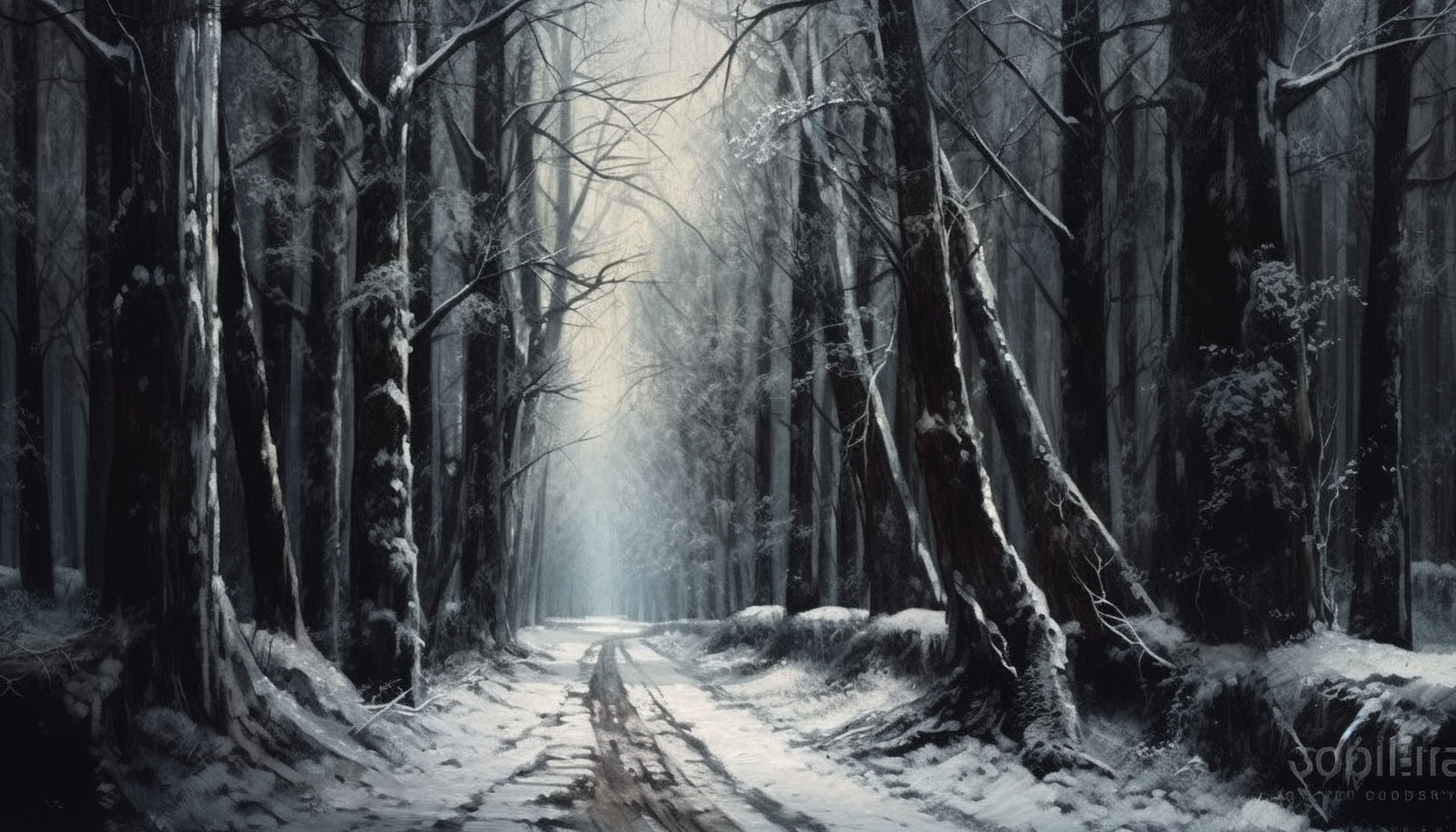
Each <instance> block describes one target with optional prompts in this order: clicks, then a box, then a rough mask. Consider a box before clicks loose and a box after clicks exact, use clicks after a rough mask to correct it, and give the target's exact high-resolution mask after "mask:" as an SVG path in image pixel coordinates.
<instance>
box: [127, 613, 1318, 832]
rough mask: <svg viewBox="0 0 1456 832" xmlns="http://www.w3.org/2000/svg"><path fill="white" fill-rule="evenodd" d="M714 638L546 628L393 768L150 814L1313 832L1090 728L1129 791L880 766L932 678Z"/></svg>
mask: <svg viewBox="0 0 1456 832" xmlns="http://www.w3.org/2000/svg"><path fill="white" fill-rule="evenodd" d="M709 629H710V628H709V627H708V626H706V625H698V626H691V627H686V628H681V629H670V628H666V629H665V628H660V627H659V628H653V629H652V630H647V629H645V628H644V627H642V626H641V625H637V624H633V623H631V622H627V621H623V620H620V619H609V618H602V619H584V620H573V621H555V622H552V623H551V624H550V625H549V626H545V627H536V628H531V629H528V630H526V631H525V632H524V633H522V634H521V639H522V641H523V642H524V643H525V644H526V645H527V646H528V647H529V648H530V649H531V653H532V655H531V658H529V659H527V660H517V659H493V660H491V661H488V662H485V663H481V662H480V660H479V659H478V658H473V659H470V660H468V661H466V660H460V661H457V662H456V663H455V664H453V665H451V666H450V668H449V669H447V671H444V672H442V673H441V674H440V675H438V676H437V677H436V678H435V679H434V682H433V687H432V690H431V695H432V696H433V697H435V698H433V699H432V700H431V701H429V702H427V703H426V704H425V705H424V706H422V707H421V708H420V709H419V711H418V712H411V711H408V710H404V709H398V708H396V709H393V710H391V711H388V712H386V713H384V714H382V715H381V716H379V717H378V721H377V724H376V725H374V726H373V728H374V729H375V730H377V729H379V728H380V727H381V726H384V727H385V729H386V733H387V735H388V736H389V737H391V738H392V741H393V742H394V744H395V745H396V747H397V748H398V749H400V750H401V754H402V758H399V759H396V760H395V761H394V762H393V763H387V764H386V763H384V761H383V760H382V759H377V758H376V759H375V763H374V764H372V765H356V764H354V763H342V762H335V763H332V764H329V765H328V766H321V765H312V766H309V765H302V766H300V771H302V772H303V773H304V774H305V775H306V776H307V777H308V779H309V781H310V783H309V785H307V786H306V787H304V788H298V787H292V786H282V785H280V784H279V783H278V782H277V781H276V780H275V779H273V778H271V776H269V775H266V774H263V773H261V772H259V771H258V770H257V769H256V768H253V769H249V768H247V767H245V766H244V767H239V766H237V765H235V764H233V765H231V767H230V764H228V763H226V762H220V761H219V762H213V763H211V764H207V765H199V766H198V768H197V770H195V771H193V772H192V773H190V774H188V775H186V776H185V777H181V778H173V777H164V778H163V782H169V781H170V783H169V785H168V787H167V789H166V790H165V793H163V794H159V795H157V800H156V802H154V803H152V804H151V810H150V811H148V812H147V814H149V815H150V816H151V818H152V821H153V822H154V823H155V825H157V826H160V827H162V828H172V829H198V828H237V829H251V828H288V829H298V830H340V831H341V832H342V830H422V829H446V830H511V829H523V830H524V829H577V830H598V832H626V830H632V832H661V830H671V832H729V831H730V830H744V832H754V831H755V830H762V831H763V832H774V831H776V830H803V831H804V832H837V831H838V830H847V831H848V832H881V830H883V831H884V832H891V831H892V830H926V832H941V830H945V831H946V832H949V830H975V829H988V830H989V829H997V830H999V829H1011V830H1036V831H1037V832H1059V830H1094V831H1098V832H1117V831H1118V830H1127V831H1128V832H1152V831H1153V830H1179V829H1193V830H1228V831H1229V832H1233V831H1234V830H1280V831H1281V832H1296V831H1297V830H1304V829H1307V828H1309V824H1308V822H1307V821H1306V819H1305V817H1304V816H1303V815H1302V814H1300V813H1299V811H1298V806H1297V805H1295V804H1293V803H1288V804H1285V805H1281V802H1282V801H1281V798H1279V797H1278V796H1277V795H1266V796H1265V797H1267V798H1269V799H1264V797H1258V796H1253V795H1251V793H1250V791H1249V788H1248V785H1247V783H1246V782H1241V781H1239V780H1237V779H1235V780H1230V779H1228V778H1225V777H1222V776H1218V775H1215V774H1213V773H1210V772H1209V771H1208V770H1207V767H1206V766H1205V765H1203V764H1202V761H1201V760H1199V759H1197V758H1195V757H1191V756H1190V755H1189V754H1188V752H1186V751H1184V750H1181V748H1180V747H1179V746H1176V745H1166V746H1149V745H1146V744H1141V743H1139V742H1138V741H1137V740H1136V739H1134V737H1136V736H1137V731H1136V729H1135V728H1134V726H1133V724H1132V723H1131V722H1129V723H1126V724H1122V723H1117V722H1114V721H1110V720H1107V719H1093V720H1092V721H1091V722H1090V723H1089V724H1088V725H1087V732H1088V750H1089V751H1090V753H1092V754H1093V755H1094V756H1096V757H1097V758H1099V759H1101V760H1103V761H1105V762H1106V763H1108V764H1109V765H1110V766H1111V767H1112V768H1113V769H1115V770H1116V771H1117V772H1118V776H1116V777H1114V778H1109V777H1105V776H1102V775H1100V774H1097V773H1093V772H1071V773H1055V774H1052V775H1050V776H1048V777H1047V778H1045V779H1044V780H1038V779H1036V778H1035V777H1033V776H1032V775H1031V774H1030V773H1029V772H1027V771H1026V769H1024V768H1023V767H1022V766H1020V765H1019V764H1018V763H1017V761H1016V754H1015V748H1014V747H1013V746H1012V745H1011V744H1010V743H1007V744H1006V745H1005V746H1004V747H997V746H996V745H991V744H986V743H982V742H978V741H974V740H964V741H961V742H958V743H955V744H952V745H950V746H948V747H944V748H937V747H927V748H925V749H922V750H920V751H917V752H913V753H911V754H909V755H907V756H905V757H891V756H884V755H877V754H875V753H872V752H870V751H868V750H867V749H865V748H864V747H862V746H860V745H857V744H856V743H855V742H854V741H853V740H847V739H845V737H844V735H843V733H842V732H841V731H840V729H841V728H842V727H843V726H844V725H846V724H847V723H849V722H850V721H851V720H854V719H856V718H860V717H863V716H864V715H865V714H872V713H876V712H888V711H889V710H891V709H893V708H895V707H897V706H899V705H902V704H904V703H907V702H910V701H913V700H914V699H915V698H916V697H917V696H919V695H920V694H921V693H922V690H921V689H920V687H919V684H920V682H918V681H916V680H917V679H924V678H927V677H926V675H925V674H918V673H913V672H910V673H906V672H904V671H903V670H902V671H901V672H898V673H897V672H891V671H890V670H889V669H886V668H879V669H872V670H870V671H869V672H867V673H862V674H858V675H854V676H851V677H848V678H847V679H841V680H838V681H835V679H834V677H835V674H834V673H833V672H832V669H831V668H830V667H829V666H827V665H825V664H824V663H822V662H816V661H811V660H777V661H766V660H765V658H764V653H763V652H762V651H759V650H751V649H749V648H746V647H734V648H730V649H728V650H724V651H720V652H707V651H705V646H706V645H707V642H708V635H707V633H708V632H709ZM224 742H225V741H224ZM229 759H232V760H234V761H236V755H231V757H229ZM163 807H167V808H163ZM1291 809H1293V810H1294V811H1291Z"/></svg>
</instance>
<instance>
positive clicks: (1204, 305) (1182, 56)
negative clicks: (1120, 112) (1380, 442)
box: [1158, 0, 1324, 645]
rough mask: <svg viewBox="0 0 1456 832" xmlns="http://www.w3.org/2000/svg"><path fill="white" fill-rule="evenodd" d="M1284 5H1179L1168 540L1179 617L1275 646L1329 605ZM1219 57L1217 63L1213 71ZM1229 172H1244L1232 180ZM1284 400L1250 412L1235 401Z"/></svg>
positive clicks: (1199, 627) (1165, 486) (1204, 631)
mask: <svg viewBox="0 0 1456 832" xmlns="http://www.w3.org/2000/svg"><path fill="white" fill-rule="evenodd" d="M1281 18H1282V15H1281V14H1280V8H1279V6H1278V4H1273V3H1264V2H1256V0H1240V2H1224V3H1216V4H1206V5H1197V6H1188V7H1184V8H1182V9H1180V10H1179V11H1178V12H1177V13H1176V14H1175V15H1174V17H1173V34H1172V44H1171V56H1172V58H1171V60H1172V66H1171V68H1170V71H1171V72H1172V74H1173V76H1174V77H1175V78H1177V79H1179V83H1178V86H1176V87H1175V89H1178V90H1182V91H1183V92H1181V93H1179V95H1177V96H1175V100H1174V103H1173V123H1174V132H1173V137H1172V143H1173V145H1174V148H1175V154H1176V158H1177V175H1178V176H1179V178H1180V179H1181V182H1182V187H1181V189H1180V193H1181V197H1182V199H1181V205H1180V206H1179V214H1180V216H1179V217H1178V218H1176V219H1175V220H1174V222H1178V223H1181V229H1180V232H1179V238H1180V245H1179V248H1180V250H1179V252H1178V273H1177V279H1176V281H1175V286H1174V288H1175V290H1176V304H1175V309H1174V315H1175V321H1176V323H1175V329H1174V332H1173V336H1172V340H1171V344H1170V346H1169V356H1168V363H1169V373H1168V381H1167V384H1166V389H1165V399H1164V404H1163V418H1164V419H1165V420H1166V421H1165V430H1164V443H1165V446H1164V453H1165V458H1164V460H1163V462H1162V463H1161V464H1160V466H1159V471H1160V474H1161V475H1162V476H1163V477H1164V481H1163V482H1162V483H1160V485H1159V488H1158V492H1159V493H1160V494H1162V495H1165V496H1166V497H1167V498H1168V500H1169V503H1170V504H1171V505H1170V509H1171V510H1170V511H1167V512H1166V514H1167V527H1166V535H1165V538H1164V540H1163V542H1162V545H1163V547H1164V550H1165V551H1168V552H1170V553H1173V554H1174V557H1175V558H1177V560H1178V567H1177V569H1176V575H1177V578H1176V581H1175V583H1176V592H1177V598H1178V611H1179V616H1180V617H1181V618H1182V620H1183V621H1184V623H1185V624H1186V625H1187V626H1188V627H1189V628H1190V629H1191V630H1193V631H1194V632H1196V633H1198V634H1200V635H1202V636H1203V637H1205V638H1209V639H1213V640H1218V641H1242V642H1246V643H1252V644H1258V645H1269V644H1275V643H1279V642H1282V641H1285V640H1287V639H1289V638H1293V637H1296V636H1298V635H1300V634H1303V633H1306V632H1308V631H1309V630H1310V628H1311V627H1312V625H1313V624H1314V623H1315V622H1316V621H1317V620H1319V619H1320V618H1322V617H1324V612H1323V602H1322V600H1321V594H1320V591H1319V582H1320V575H1319V569H1318V567H1317V565H1316V563H1315V552H1314V547H1313V535H1312V531H1313V494H1312V480H1313V470H1312V457H1313V453H1312V448H1311V440H1312V439H1313V425H1312V420H1311V416H1310V406H1309V394H1308V368H1307V366H1306V342H1305V337H1304V331H1303V327H1304V325H1305V322H1304V321H1303V320H1297V319H1295V317H1292V316H1291V315H1290V314H1287V313H1288V309H1287V307H1286V308H1284V309H1283V310H1282V311H1281V301H1280V298H1281V297H1283V296H1284V295H1285V294H1286V293H1287V292H1298V291H1300V288H1299V287H1298V284H1297V281H1298V277H1297V276H1296V275H1294V274H1293V273H1292V270H1291V269H1287V268H1286V267H1283V266H1281V265H1279V264H1280V263H1281V261H1283V260H1284V259H1285V256H1284V251H1285V247H1284V235H1283V225H1282V222H1281V211H1280V198H1279V192H1278V181H1277V178H1276V177H1277V165H1276V158H1275V148H1274V133H1275V128H1273V127H1271V126H1270V119H1271V118H1272V117H1273V116H1272V114H1271V113H1269V112H1268V111H1267V109H1266V96H1265V93H1264V88H1265V85H1266V84H1267V83H1268V80H1267V77H1266V73H1265V68H1266V66H1267V65H1268V62H1269V61H1270V60H1272V59H1274V58H1276V57H1277V56H1278V52H1277V46H1278V42H1279V37H1280V34H1281ZM1215 67H1217V70H1216V71H1215V70H1214V68H1215ZM1230 177H1233V178H1232V179H1230ZM1244 400H1250V401H1254V402H1260V401H1273V402H1277V404H1276V405H1269V406H1267V407H1263V408H1262V409H1260V408H1258V407H1256V408H1255V410H1256V411H1257V412H1255V413H1253V414H1252V415H1246V416H1240V415H1238V414H1237V413H1235V412H1233V410H1232V409H1231V408H1229V407H1228V406H1227V405H1228V404H1229V403H1230V402H1234V401H1244Z"/></svg>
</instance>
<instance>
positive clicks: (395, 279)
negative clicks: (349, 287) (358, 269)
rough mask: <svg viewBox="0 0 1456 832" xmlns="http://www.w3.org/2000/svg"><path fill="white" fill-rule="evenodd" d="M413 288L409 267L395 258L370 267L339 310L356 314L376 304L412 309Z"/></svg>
mask: <svg viewBox="0 0 1456 832" xmlns="http://www.w3.org/2000/svg"><path fill="white" fill-rule="evenodd" d="M409 292H410V275H409V270H408V269H406V268H405V266H404V261H403V260H399V259H395V260H391V261H389V262H388V263H385V264H383V265H381V266H376V267H375V268H373V269H370V270H369V271H368V272H367V273H366V274H365V275H364V277H363V279H362V280H360V281H359V282H358V283H356V284H355V285H354V289H353V291H352V292H350V293H349V296H348V297H347V298H345V299H344V302H343V303H342V304H340V306H339V311H340V312H342V313H345V314H355V313H358V312H364V311H367V310H372V309H374V308H375V307H376V306H378V307H380V308H383V309H385V310H400V311H401V312H402V313H403V312H404V311H405V310H407V309H408V306H409Z"/></svg>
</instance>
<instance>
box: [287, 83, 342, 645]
mask: <svg viewBox="0 0 1456 832" xmlns="http://www.w3.org/2000/svg"><path fill="white" fill-rule="evenodd" d="M319 74H320V76H321V77H320V78H319V79H318V81H319V83H320V84H321V85H324V84H325V83H326V82H327V81H328V78H327V77H326V76H324V70H322V69H321V68H320V70H319ZM319 100H320V103H319V113H318V116H319V119H320V121H321V123H322V126H321V130H320V139H321V141H320V145H321V147H320V148H319V151H318V153H317V154H316V155H315V157H314V181H313V194H312V196H313V202H312V205H311V214H312V228H311V231H310V234H311V238H312V247H313V250H314V252H315V256H314V257H313V259H312V260H311V261H310V268H309V279H308V305H307V307H306V309H305V312H304V319H303V341H304V346H305V349H304V358H303V376H304V383H303V435H304V436H307V437H309V441H308V442H305V443H303V447H302V448H301V451H302V456H303V489H302V494H301V495H300V500H299V518H298V529H299V531H298V561H299V563H298V571H299V595H300V599H299V600H300V603H301V605H302V609H303V620H304V624H305V625H306V626H307V627H308V629H310V630H314V631H318V630H322V629H324V628H325V626H329V639H328V648H329V650H330V651H331V653H332V654H333V655H337V651H338V649H339V645H338V643H337V641H338V638H337V637H338V633H337V628H336V627H333V626H331V623H332V622H333V621H334V620H335V619H336V616H334V615H332V614H331V613H333V612H334V611H336V610H335V604H336V601H337V585H338V567H339V565H340V564H339V560H340V558H341V557H342V552H341V546H340V543H341V541H340V531H341V530H340V523H341V511H340V509H341V506H340V495H339V489H340V481H339V480H340V453H341V445H342V441H343V437H342V433H343V430H342V419H343V402H342V400H341V394H340V381H341V376H342V349H341V344H340V331H339V320H338V314H339V303H340V301H341V300H342V291H343V286H344V282H345V281H346V280H347V275H348V271H347V270H348V267H349V252H348V251H347V244H348V237H349V234H348V228H347V222H348V210H347V206H346V205H345V203H344V194H343V185H344V159H343V156H344V129H343V124H342V121H343V114H342V113H340V112H339V111H338V107H337V105H336V104H335V103H334V102H332V101H331V100H330V96H328V95H320V96H319ZM331 576H332V580H331Z"/></svg>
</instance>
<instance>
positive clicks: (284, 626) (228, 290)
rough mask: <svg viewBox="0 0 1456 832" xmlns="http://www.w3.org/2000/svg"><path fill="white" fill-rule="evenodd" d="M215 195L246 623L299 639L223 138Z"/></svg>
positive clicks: (264, 380) (262, 375)
mask: <svg viewBox="0 0 1456 832" xmlns="http://www.w3.org/2000/svg"><path fill="white" fill-rule="evenodd" d="M218 141H219V145H220V147H219V164H220V166H221V174H220V176H221V187H220V188H219V192H218V206H219V214H218V261H219V262H218V291H217V295H218V311H219V313H220V315H221V318H222V343H221V344H220V349H221V351H222V365H223V378H224V380H225V389H226V391H227V406H228V414H229V415H230V416H231V419H232V435H233V445H234V447H235V449H236V451H237V458H238V472H239V475H240V478H241V480H242V486H243V502H244V507H245V511H246V512H247V518H246V519H247V529H248V561H249V564H250V566H251V567H252V575H253V615H254V618H255V620H256V623H257V625H258V627H259V628H261V629H265V630H273V631H276V632H281V633H285V634H287V635H289V636H291V637H293V638H299V637H301V636H303V635H304V634H305V632H304V629H303V617H302V612H301V610H300V609H299V604H298V577H297V573H296V572H295V570H294V563H293V546H292V544H291V542H290V540H289V536H288V517H287V512H286V511H285V510H284V507H283V486H282V485H281V484H280V482H279V478H278V452H277V448H276V446H275V445H274V444H273V434H272V431H271V429H270V428H269V424H268V422H269V420H268V402H269V388H268V376H267V373H266V371H265V370H264V364H263V355H262V351H261V350H260V349H259V346H258V341H257V338H256V336H254V334H253V300H252V296H251V295H250V294H249V292H250V291H251V290H250V288H249V281H248V264H247V260H246V259H245V258H244V255H243V229H242V225H241V223H240V222H239V220H238V212H237V191H236V188H235V187H234V184H233V171H232V160H231V157H230V155H229V153H228V142H227V137H226V136H225V135H222V136H219V139H218Z"/></svg>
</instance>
